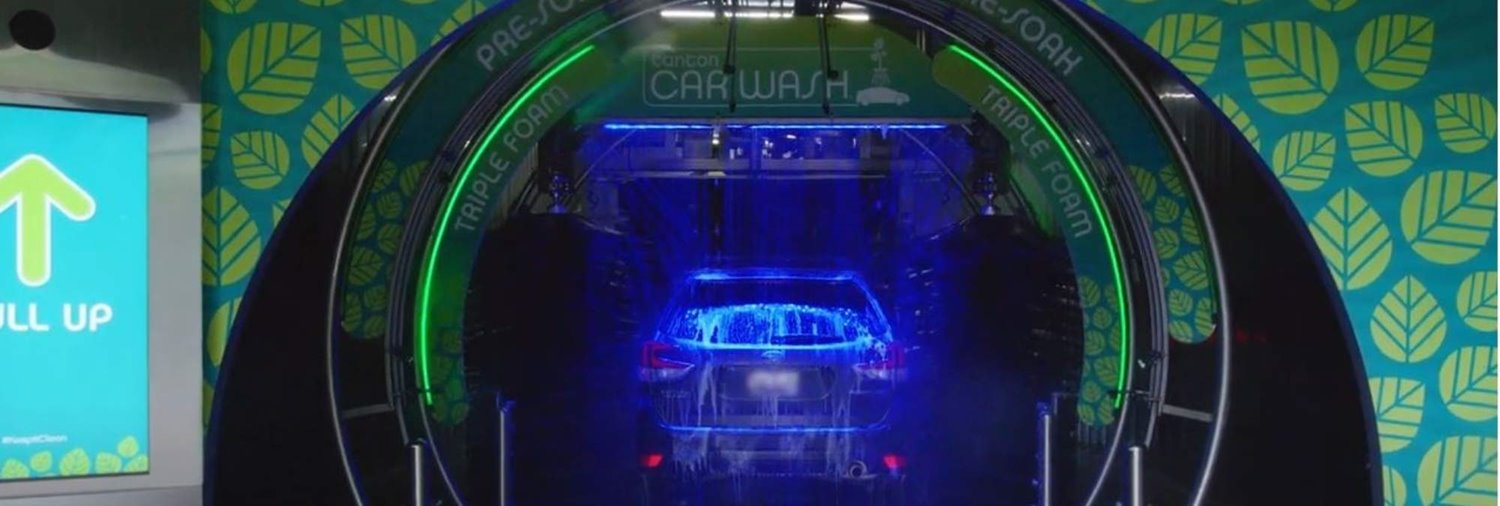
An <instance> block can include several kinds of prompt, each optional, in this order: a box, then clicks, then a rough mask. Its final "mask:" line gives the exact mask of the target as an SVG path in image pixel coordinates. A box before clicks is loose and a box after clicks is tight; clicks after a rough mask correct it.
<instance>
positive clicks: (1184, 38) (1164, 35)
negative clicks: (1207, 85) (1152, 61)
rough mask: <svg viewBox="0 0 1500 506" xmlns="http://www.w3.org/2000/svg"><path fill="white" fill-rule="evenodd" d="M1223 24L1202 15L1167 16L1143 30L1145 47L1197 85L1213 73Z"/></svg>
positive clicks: (1217, 19) (1213, 18)
mask: <svg viewBox="0 0 1500 506" xmlns="http://www.w3.org/2000/svg"><path fill="white" fill-rule="evenodd" d="M1223 31H1224V24H1223V23H1220V22H1219V18H1216V17H1213V16H1209V15H1203V14H1168V15H1165V16H1162V17H1161V18H1158V19H1157V20H1156V21H1155V22H1153V23H1151V27H1150V28H1148V29H1146V44H1148V45H1150V46H1151V48H1152V49H1155V50H1156V52H1158V53H1161V55H1162V56H1163V57H1166V59H1167V60H1168V61H1171V62H1172V64H1173V65H1175V66H1177V68H1179V69H1181V70H1182V72H1183V73H1185V74H1187V76H1188V77H1189V78H1190V79H1192V80H1193V82H1195V83H1198V84H1203V81H1205V80H1207V79H1208V76H1209V75H1211V74H1213V73H1214V64H1215V63H1216V62H1218V60H1219V38H1220V36H1221V35H1222V33H1223Z"/></svg>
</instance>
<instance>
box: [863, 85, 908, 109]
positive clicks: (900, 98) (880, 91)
mask: <svg viewBox="0 0 1500 506" xmlns="http://www.w3.org/2000/svg"><path fill="white" fill-rule="evenodd" d="M910 100H911V97H910V96H907V94H905V93H901V92H899V91H896V90H893V89H890V88H886V87H884V86H876V87H873V88H865V89H863V90H859V93H858V94H857V95H855V96H854V101H855V102H858V103H859V105H872V104H896V105H906V102H907V101H910Z"/></svg>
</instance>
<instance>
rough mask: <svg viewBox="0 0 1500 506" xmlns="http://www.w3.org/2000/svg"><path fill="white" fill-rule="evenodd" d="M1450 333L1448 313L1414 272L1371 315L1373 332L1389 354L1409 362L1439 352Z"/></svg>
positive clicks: (1382, 349) (1383, 352)
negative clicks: (1444, 311) (1414, 275)
mask: <svg viewBox="0 0 1500 506" xmlns="http://www.w3.org/2000/svg"><path fill="white" fill-rule="evenodd" d="M1447 335H1448V315H1446V314H1444V313H1443V308H1442V306H1439V305H1438V301H1437V297H1433V296H1432V293H1431V292H1428V291H1427V287H1426V286H1423V285H1422V282H1421V281H1418V280H1417V278H1415V277H1413V276H1406V277H1404V278H1401V280H1400V281H1397V282H1396V286H1394V287H1392V288H1391V291H1390V292H1387V293H1386V294H1385V296H1384V297H1381V298H1380V305H1379V306H1376V307H1375V312H1374V314H1372V315H1371V317H1370V336H1371V339H1372V340H1374V341H1375V347H1376V348H1379V349H1380V353H1382V354H1384V355H1385V356H1386V358H1389V359H1391V360H1394V361H1397V362H1401V363H1404V364H1409V363H1413V362H1421V361H1423V360H1426V359H1427V358H1428V357H1431V356H1432V355H1433V354H1434V353H1437V350H1438V347H1440V346H1442V345H1443V339H1444V338H1445V337H1446V336H1447Z"/></svg>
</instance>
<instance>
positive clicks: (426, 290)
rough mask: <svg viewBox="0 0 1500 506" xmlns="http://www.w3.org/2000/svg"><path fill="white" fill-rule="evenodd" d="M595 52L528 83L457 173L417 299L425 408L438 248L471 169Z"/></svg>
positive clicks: (567, 61) (561, 64) (570, 58)
mask: <svg viewBox="0 0 1500 506" xmlns="http://www.w3.org/2000/svg"><path fill="white" fill-rule="evenodd" d="M594 49H595V48H594V46H592V45H590V46H585V47H582V48H580V49H578V50H577V51H575V52H573V54H570V55H568V56H567V57H566V58H563V59H562V61H560V62H558V63H557V64H555V65H553V66H552V67H551V68H550V69H548V70H547V72H546V73H544V74H542V77H541V78H540V79H537V80H536V81H535V82H533V83H531V86H528V87H527V88H526V91H523V92H521V95H520V96H519V97H517V98H516V100H515V101H513V102H511V103H510V105H509V106H508V107H506V108H505V112H504V113H503V114H501V115H500V120H499V121H496V122H495V124H494V125H493V126H491V127H490V131H489V132H488V133H486V134H485V135H484V140H483V141H480V143H479V149H476V150H474V151H473V152H472V153H470V155H469V162H468V163H467V164H464V169H463V172H461V173H459V176H458V184H456V185H454V186H453V192H452V193H449V194H448V202H447V203H445V204H443V212H442V213H441V214H439V215H438V224H437V233H435V234H433V235H432V242H431V243H430V244H429V245H428V247H427V262H426V267H425V268H424V269H423V271H422V284H421V286H422V293H421V295H420V298H419V299H417V376H418V378H419V379H420V380H421V387H422V399H423V400H424V401H426V402H427V404H428V405H432V368H431V367H430V364H429V362H428V353H427V347H428V343H430V342H431V339H430V336H429V334H430V330H429V328H428V327H429V325H430V321H429V319H430V318H431V316H430V315H431V314H432V283H433V277H434V276H433V274H434V272H435V271H436V269H437V259H438V256H439V255H438V253H439V248H442V247H443V244H444V243H445V241H444V239H445V238H446V237H447V235H448V223H449V221H451V220H452V218H453V211H454V209H457V208H458V201H459V197H460V195H461V194H460V191H461V190H462V189H463V188H465V187H466V186H467V185H468V183H469V177H470V176H472V175H473V174H474V167H475V166H476V165H478V164H479V160H480V159H481V158H480V155H481V154H483V153H484V152H485V151H487V150H489V147H490V143H491V142H494V140H495V137H496V136H498V135H499V134H500V131H501V130H503V129H504V128H505V126H506V125H508V124H510V118H511V117H512V116H515V114H516V111H519V110H521V106H522V105H524V104H525V103H526V102H527V101H528V100H531V96H532V95H535V94H536V92H537V90H540V89H541V88H542V87H543V86H546V85H547V83H548V82H550V81H552V78H554V77H557V74H558V73H560V72H562V71H563V70H564V69H566V68H568V67H569V66H572V65H573V63H575V62H577V61H578V59H579V58H582V57H583V56H584V55H586V54H589V53H590V52H593V50H594Z"/></svg>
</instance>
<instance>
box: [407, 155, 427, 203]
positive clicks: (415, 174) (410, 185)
mask: <svg viewBox="0 0 1500 506" xmlns="http://www.w3.org/2000/svg"><path fill="white" fill-rule="evenodd" d="M426 171H427V163H426V162H417V163H413V164H411V165H407V166H406V168H403V169H401V187H400V189H401V195H402V196H405V197H411V196H412V195H416V194H417V185H418V184H421V183H422V174H423V173H425V172H426Z"/></svg>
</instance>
